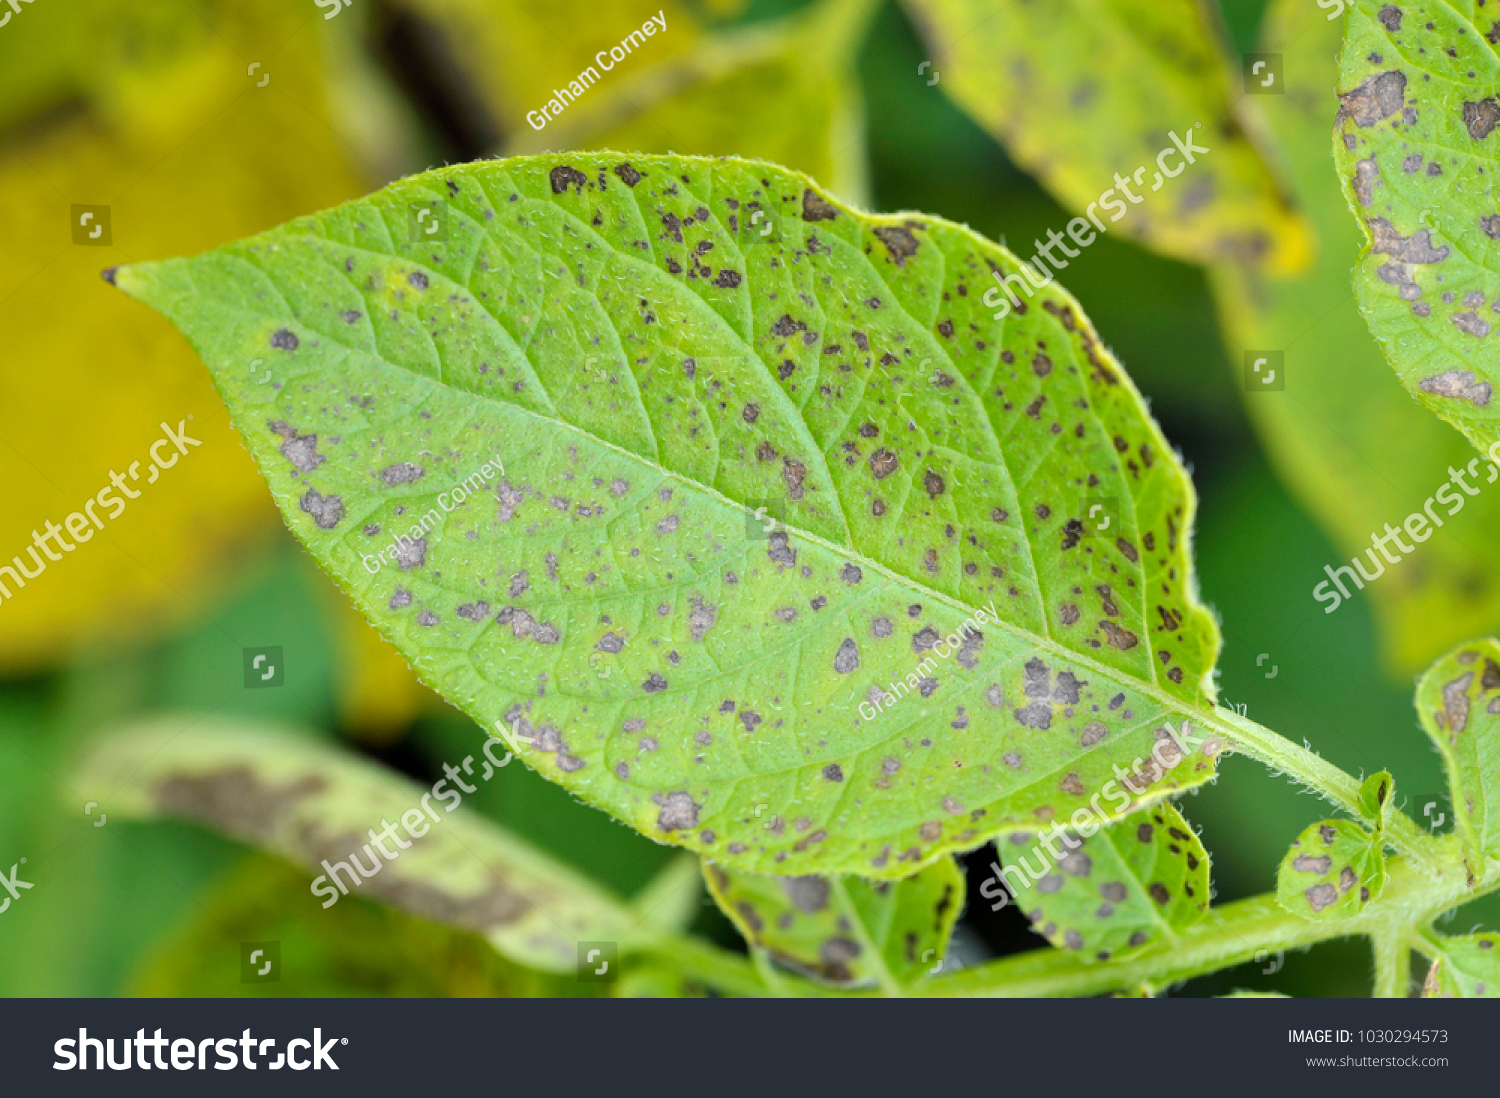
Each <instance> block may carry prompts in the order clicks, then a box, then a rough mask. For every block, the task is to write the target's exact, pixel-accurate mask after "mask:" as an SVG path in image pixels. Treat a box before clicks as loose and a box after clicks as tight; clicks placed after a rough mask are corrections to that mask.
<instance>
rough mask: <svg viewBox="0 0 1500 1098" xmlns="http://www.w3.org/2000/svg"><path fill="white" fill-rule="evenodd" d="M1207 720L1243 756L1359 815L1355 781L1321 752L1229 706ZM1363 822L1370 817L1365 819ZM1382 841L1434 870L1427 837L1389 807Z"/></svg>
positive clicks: (1429, 840)
mask: <svg viewBox="0 0 1500 1098" xmlns="http://www.w3.org/2000/svg"><path fill="white" fill-rule="evenodd" d="M1213 713H1214V717H1215V718H1216V720H1214V721H1213V722H1212V723H1214V724H1215V725H1216V727H1218V729H1219V731H1220V732H1222V733H1223V734H1224V735H1225V736H1227V737H1228V738H1229V740H1230V742H1231V743H1233V744H1234V745H1235V746H1236V748H1238V750H1239V751H1240V753H1241V754H1243V755H1249V756H1250V757H1251V758H1253V759H1257V760H1259V761H1260V762H1262V763H1264V764H1265V765H1266V766H1268V767H1270V768H1271V769H1272V770H1277V771H1280V772H1281V773H1283V774H1286V775H1287V776H1288V777H1290V778H1293V779H1295V780H1296V781H1299V782H1301V783H1302V784H1303V785H1305V786H1307V787H1308V788H1309V789H1312V790H1314V791H1315V792H1317V793H1320V794H1322V796H1324V797H1325V798H1327V799H1328V800H1329V801H1331V802H1332V803H1333V804H1335V805H1337V806H1338V807H1339V808H1341V809H1343V810H1344V811H1345V812H1347V813H1349V814H1350V815H1351V816H1353V817H1354V818H1355V819H1363V818H1364V817H1363V815H1362V813H1361V812H1360V808H1359V781H1358V780H1357V779H1355V778H1353V777H1350V776H1349V775H1348V774H1345V773H1344V772H1343V771H1342V770H1340V769H1339V768H1338V767H1336V766H1334V765H1333V764H1332V763H1330V762H1328V761H1327V760H1326V759H1324V758H1323V757H1322V756H1321V755H1318V754H1316V753H1314V752H1312V751H1309V750H1308V749H1307V748H1305V747H1299V746H1297V745H1296V744H1294V743H1292V742H1291V741H1290V740H1288V739H1285V738H1283V737H1281V736H1278V735H1277V734H1276V733H1275V732H1272V731H1271V730H1270V729H1269V728H1266V727H1264V726H1262V725H1259V724H1256V723H1255V722H1254V721H1252V720H1248V719H1247V718H1245V717H1242V716H1240V715H1239V714H1238V713H1236V712H1234V711H1233V710H1232V709H1215V710H1214V711H1213ZM1365 822H1366V823H1373V821H1370V820H1366V821H1365ZM1385 838H1386V842H1388V843H1389V844H1390V845H1391V846H1393V847H1395V849H1397V850H1399V851H1400V852H1401V853H1402V854H1403V855H1405V856H1406V857H1407V858H1408V859H1410V860H1411V862H1413V863H1414V864H1415V865H1417V866H1418V867H1421V868H1424V869H1428V870H1435V869H1436V868H1437V866H1436V864H1435V863H1434V861H1433V844H1432V840H1431V837H1430V836H1429V835H1428V833H1427V832H1426V831H1423V830H1422V829H1421V828H1420V827H1418V826H1417V825H1416V824H1415V823H1413V822H1412V820H1411V818H1410V817H1409V816H1407V815H1406V814H1405V813H1404V812H1400V811H1397V810H1396V809H1394V808H1392V809H1391V810H1390V811H1389V812H1388V813H1387V814H1386V833H1385Z"/></svg>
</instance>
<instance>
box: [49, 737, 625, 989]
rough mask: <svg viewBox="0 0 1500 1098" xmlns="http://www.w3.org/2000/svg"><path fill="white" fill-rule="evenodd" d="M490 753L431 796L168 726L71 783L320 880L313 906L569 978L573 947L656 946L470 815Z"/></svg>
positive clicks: (263, 741) (343, 760) (372, 769)
mask: <svg viewBox="0 0 1500 1098" xmlns="http://www.w3.org/2000/svg"><path fill="white" fill-rule="evenodd" d="M487 746H488V747H489V748H490V750H487V751H483V752H479V751H478V749H477V748H476V752H478V753H477V755H476V756H475V757H474V758H473V759H466V760H463V761H462V762H460V763H458V764H457V765H456V766H454V771H455V772H456V773H457V774H458V775H459V777H458V778H457V779H445V780H444V781H440V782H439V783H437V785H436V786H434V787H433V789H424V788H422V787H420V786H418V785H416V784H415V783H413V782H411V781H409V780H407V779H405V778H403V777H401V776H399V775H397V774H394V773H392V772H389V771H386V770H384V769H382V768H380V767H379V766H376V765H374V764H371V763H369V762H367V761H365V760H362V759H360V758H358V757H356V756H353V755H349V754H347V753H345V752H342V751H340V750H338V749H336V748H332V747H326V746H322V745H319V744H316V743H313V742H311V741H308V740H306V739H297V738H293V737H291V736H288V735H281V734H276V733H272V732H268V731H265V730H263V729H261V728H259V727H256V726H253V725H250V724H248V723H245V722H236V721H202V720H192V719H188V718H177V719H172V718H161V719H158V720H155V721H151V722H147V723H144V724H142V725H140V726H138V727H134V728H130V729H125V730H123V731H121V732H118V733H115V734H113V735H111V736H109V737H107V738H106V739H104V740H103V741H101V742H100V743H99V744H98V745H97V746H95V747H94V748H93V749H92V751H91V752H90V754H89V755H88V757H87V758H86V760H85V762H84V764H83V766H82V768H81V770H80V773H79V774H78V775H77V777H76V778H75V779H74V786H75V788H76V790H77V792H78V795H79V796H80V797H81V798H84V799H92V800H94V801H100V800H103V799H105V797H106V796H107V797H108V801H109V804H110V806H111V809H112V811H115V812H118V813H120V815H121V816H122V817H132V816H133V817H158V816H165V817H173V818H178V819H187V820H192V821H196V822H198V823H201V824H203V825H205V826H207V827H210V828H212V829H214V830H216V831H219V832H221V833H223V834H225V835H228V836H229V837H231V838H234V839H237V840H239V841H240V842H243V843H247V844H249V845H251V846H254V847H256V848H258V849H262V850H266V851H269V852H271V853H275V854H277V855H279V856H280V857H282V858H285V859H286V860H287V861H289V862H291V863H292V864H293V865H296V866H298V867H299V868H301V869H302V870H304V871H305V872H307V873H308V874H317V875H318V876H316V877H315V878H314V879H313V881H312V882H311V885H310V887H309V891H308V902H309V904H317V905H318V906H319V907H322V908H324V909H327V908H331V907H334V906H337V905H338V904H339V903H340V902H341V901H342V900H343V899H345V898H347V897H348V896H350V895H353V896H355V897H358V898H363V899H370V900H378V901H381V902H384V903H387V904H390V905H391V906H393V907H396V908H399V909H401V910H403V911H405V912H407V913H409V914H412V915H417V916H420V917H422V918H424V919H428V920H431V921H432V922H436V923H441V924H443V925H445V926H453V927H459V928H462V929H464V930H469V931H473V932H475V933H477V934H480V935H482V936H483V937H484V938H485V939H486V940H487V941H489V943H490V944H491V945H493V946H494V947H495V948H496V949H497V950H499V951H500V952H501V953H502V954H504V955H505V956H507V957H509V958H510V959H511V960H513V961H517V962H519V963H521V964H525V965H529V966H530V967H533V968H538V969H541V970H543V971H546V972H559V973H566V972H572V971H574V969H575V966H576V963H577V951H576V943H577V942H579V941H612V942H616V943H619V942H621V941H623V940H627V939H629V937H630V936H631V935H632V934H634V935H635V936H636V937H637V938H638V939H645V938H649V937H650V936H651V934H652V933H653V932H652V931H651V929H650V927H649V925H648V924H645V923H643V922H642V921H641V920H638V919H634V918H632V917H631V915H630V913H629V912H628V910H627V909H626V908H625V907H624V906H623V905H621V904H620V903H619V902H617V901H616V900H614V899H613V898H612V897H610V896H609V895H607V894H606V893H605V892H603V891H602V890H601V889H599V888H597V887H595V886H594V885H593V884H591V883H590V882H588V881H586V880H584V879H583V878H581V877H579V876H578V875H577V874H575V873H574V872H573V871H572V870H570V869H568V868H567V867H566V866H563V865H560V864H559V863H556V862H554V861H553V860H552V859H551V858H549V857H547V856H546V855H544V854H542V853H540V852H538V851H536V850H535V849H533V848H532V847H530V846H528V845H527V844H526V843H524V842H522V841H521V840H520V839H517V838H515V837H514V836H512V835H510V834H509V833H508V832H506V831H504V830H502V829H501V828H499V827H498V826H496V825H495V824H492V823H490V822H489V821H488V820H485V819H484V818H483V817H480V816H477V815H474V814H472V810H471V811H470V812H467V813H466V812H464V811H463V810H462V801H463V794H462V793H461V792H460V790H462V789H464V788H465V787H466V786H467V788H468V790H469V791H472V790H473V789H475V788H477V787H478V783H480V782H482V781H484V780H485V771H486V770H488V771H489V773H490V775H491V776H493V773H494V769H493V767H494V765H496V764H501V765H504V764H508V763H509V762H510V761H511V760H510V758H509V756H508V753H507V752H503V751H497V750H495V748H496V747H498V744H497V743H496V742H495V741H491V742H490V743H489V744H488V745H487ZM465 775H467V777H468V779H469V780H468V781H466V780H465V777H464V776H465ZM434 790H436V792H434ZM403 834H404V835H405V836H407V837H406V838H403V837H402V836H403ZM377 848H378V849H377ZM382 855H384V857H382ZM325 862H326V863H328V864H326V865H325V864H324V863H325Z"/></svg>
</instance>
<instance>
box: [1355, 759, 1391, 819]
mask: <svg viewBox="0 0 1500 1098" xmlns="http://www.w3.org/2000/svg"><path fill="white" fill-rule="evenodd" d="M1395 793H1396V779H1395V778H1393V777H1391V775H1390V771H1388V770H1382V771H1380V772H1379V773H1377V774H1371V775H1370V776H1369V777H1368V778H1366V779H1365V780H1364V781H1363V782H1361V783H1360V786H1359V810H1360V813H1361V814H1362V815H1363V816H1364V818H1365V819H1367V820H1371V821H1373V822H1374V824H1375V834H1376V835H1380V834H1382V833H1384V831H1385V817H1386V814H1387V813H1388V812H1389V811H1390V808H1391V801H1392V799H1393V798H1394V797H1395Z"/></svg>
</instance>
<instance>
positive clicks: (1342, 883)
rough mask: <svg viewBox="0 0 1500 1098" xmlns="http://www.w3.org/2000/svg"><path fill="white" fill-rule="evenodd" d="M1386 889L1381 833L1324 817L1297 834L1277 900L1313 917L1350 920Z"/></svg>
mask: <svg viewBox="0 0 1500 1098" xmlns="http://www.w3.org/2000/svg"><path fill="white" fill-rule="evenodd" d="M1384 887H1385V850H1384V847H1383V844H1382V842H1381V836H1380V835H1379V834H1378V833H1377V834H1374V835H1372V834H1370V833H1369V832H1368V831H1366V830H1365V829H1364V828H1362V827H1360V826H1359V824H1357V823H1354V822H1352V821H1350V820H1324V821H1323V822H1321V823H1315V824H1313V825H1312V826H1310V827H1308V829H1307V830H1306V831H1304V832H1302V834H1301V835H1299V836H1297V841H1296V842H1294V843H1292V848H1291V849H1290V850H1289V851H1287V854H1286V857H1285V858H1283V859H1282V861H1281V869H1280V871H1279V872H1278V873H1277V875H1276V901H1277V903H1279V904H1281V906H1282V907H1284V908H1286V910H1288V911H1290V912H1291V913H1292V914H1294V915H1302V916H1304V917H1306V918H1309V919H1347V918H1348V917H1349V916H1351V915H1357V914H1359V913H1360V912H1361V911H1363V910H1364V908H1365V906H1366V905H1367V904H1368V903H1369V902H1370V901H1371V900H1374V899H1376V898H1378V897H1379V896H1380V892H1381V890H1382V889H1383V888H1384Z"/></svg>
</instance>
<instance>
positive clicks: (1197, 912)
mask: <svg viewBox="0 0 1500 1098" xmlns="http://www.w3.org/2000/svg"><path fill="white" fill-rule="evenodd" d="M1024 841H1025V842H1026V843H1028V844H1029V843H1031V842H1032V841H1033V839H1032V837H1031V836H1024ZM1069 843H1072V844H1073V845H1072V846H1069V845H1068V844H1069ZM1061 844H1062V847H1063V849H1062V852H1061V857H1059V858H1058V859H1057V860H1056V863H1055V864H1054V865H1052V866H1051V867H1050V868H1049V869H1048V871H1047V872H1046V873H1045V874H1043V875H1042V876H1041V877H1039V878H1037V879H1036V880H1035V881H1033V882H1032V883H1031V884H1029V885H1027V886H1026V887H1023V888H1021V890H1020V892H1019V893H1018V894H1017V896H1016V902H1017V904H1019V905H1020V908H1021V910H1022V911H1024V912H1025V913H1026V916H1027V918H1029V919H1030V920H1031V924H1032V927H1033V928H1034V929H1035V930H1036V931H1037V933H1039V934H1041V935H1042V936H1043V937H1044V938H1046V939H1047V940H1048V941H1049V942H1051V943H1052V944H1053V945H1055V946H1058V947H1060V948H1065V949H1072V950H1077V951H1079V952H1080V953H1083V954H1086V955H1087V956H1089V957H1091V958H1093V959H1095V960H1099V961H1107V960H1109V959H1110V958H1111V957H1112V956H1114V955H1116V954H1118V953H1120V952H1121V951H1122V950H1129V949H1131V948H1133V947H1135V946H1142V945H1145V944H1146V943H1147V942H1151V941H1154V940H1155V939H1157V938H1159V937H1161V936H1163V935H1165V936H1166V937H1167V938H1168V939H1169V940H1176V931H1178V930H1181V929H1183V928H1184V927H1188V926H1191V925H1192V924H1193V923H1195V922H1197V921H1198V920H1199V919H1200V918H1202V917H1203V916H1204V915H1205V914H1206V913H1207V912H1208V901H1209V891H1208V888H1209V878H1208V873H1209V858H1208V851H1206V850H1204V848H1203V843H1202V841H1201V840H1200V839H1199V838H1198V835H1197V833H1196V832H1195V831H1194V830H1193V829H1192V827H1191V826H1190V825H1189V824H1188V822H1187V821H1186V820H1185V819H1183V818H1182V814H1181V813H1180V812H1178V811H1177V807H1176V805H1173V804H1171V803H1165V802H1164V803H1162V804H1159V805H1156V806H1154V807H1153V808H1150V809H1148V810H1146V811H1145V812H1138V813H1136V814H1135V815H1133V816H1129V817H1127V818H1125V819H1123V820H1121V821H1120V822H1118V823H1116V824H1114V825H1112V826H1110V827H1107V828H1105V829H1104V830H1102V831H1100V832H1098V833H1097V834H1094V835H1091V836H1089V837H1088V838H1081V837H1080V836H1078V835H1076V834H1067V833H1064V835H1063V836H1062V837H1061ZM1053 849H1055V848H1053ZM1028 868H1029V866H1028ZM1022 879H1023V878H1021V877H1020V876H1019V875H1017V876H1016V877H1015V878H1014V880H1015V882H1016V883H1019V882H1020V881H1021V880H1022Z"/></svg>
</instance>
